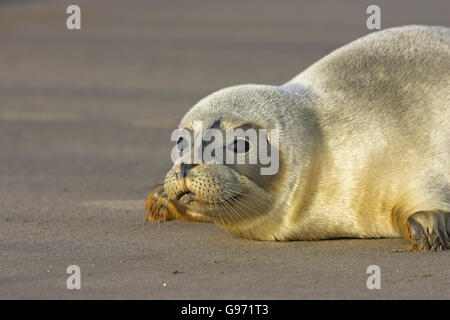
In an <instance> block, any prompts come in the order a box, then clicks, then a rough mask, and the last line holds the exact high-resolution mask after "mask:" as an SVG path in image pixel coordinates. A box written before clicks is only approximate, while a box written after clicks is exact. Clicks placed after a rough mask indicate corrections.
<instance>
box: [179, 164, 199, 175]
mask: <svg viewBox="0 0 450 320" xmlns="http://www.w3.org/2000/svg"><path fill="white" fill-rule="evenodd" d="M195 166H197V164H196V163H184V162H182V163H181V164H180V174H181V177H182V178H186V176H187V174H188V172H189V170H191V169H192V168H193V167H195Z"/></svg>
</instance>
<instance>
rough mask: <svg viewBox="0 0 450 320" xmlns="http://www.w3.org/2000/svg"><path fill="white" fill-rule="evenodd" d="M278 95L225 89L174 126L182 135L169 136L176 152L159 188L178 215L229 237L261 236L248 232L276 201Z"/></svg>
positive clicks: (269, 90)
mask: <svg viewBox="0 0 450 320" xmlns="http://www.w3.org/2000/svg"><path fill="white" fill-rule="evenodd" d="M279 95H280V93H279V92H278V91H277V90H276V87H271V86H260V85H245V86H237V87H231V88H227V89H223V90H220V91H218V92H216V93H213V94H212V95H210V96H208V97H206V98H204V99H203V100H201V101H200V102H198V103H197V104H196V105H195V106H194V107H193V108H192V109H191V110H190V111H189V112H188V113H187V114H186V115H185V117H184V118H183V119H182V121H181V123H180V126H179V128H180V129H183V131H184V132H185V133H186V132H187V133H188V136H187V137H186V135H184V136H181V137H178V138H174V137H173V136H172V138H173V139H174V140H177V141H178V143H177V149H176V150H175V149H174V151H175V153H179V154H178V155H177V159H176V160H175V161H174V166H173V167H172V169H171V170H170V171H169V172H168V173H167V175H166V178H165V181H164V186H163V190H164V193H165V195H166V196H167V197H168V199H169V200H170V201H171V202H172V203H174V202H177V204H176V206H177V207H178V209H179V210H180V211H183V208H184V214H185V215H188V216H191V217H197V218H198V217H203V218H204V219H205V220H212V221H214V222H216V223H217V224H219V225H220V226H222V227H223V228H225V229H226V230H227V231H230V232H232V233H234V234H238V235H240V236H245V237H258V238H261V236H256V235H253V234H252V231H251V230H252V229H253V228H252V226H254V225H255V224H258V225H260V224H261V223H262V222H263V221H265V220H267V219H268V216H269V215H270V213H271V212H272V211H273V208H274V206H276V205H278V201H279V200H280V199H279V197H277V196H275V194H276V193H277V190H278V189H279V187H280V185H279V181H280V179H281V177H282V175H283V167H282V165H281V162H282V160H283V159H282V158H283V157H282V151H281V150H280V147H279V139H278V136H277V133H276V132H277V130H278V125H279V124H278V122H277V121H276V119H277V116H274V115H273V114H272V113H274V112H276V111H277V110H276V106H275V105H274V101H280V97H279ZM196 155H199V157H198V158H199V159H200V161H198V159H195V157H196ZM173 160H174V159H173ZM160 192H161V191H160ZM272 230H273V228H272Z"/></svg>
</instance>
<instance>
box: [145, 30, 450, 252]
mask: <svg viewBox="0 0 450 320" xmlns="http://www.w3.org/2000/svg"><path fill="white" fill-rule="evenodd" d="M194 121H202V126H203V129H204V130H208V128H212V127H217V128H219V129H220V130H226V129H227V128H237V127H249V126H250V127H258V128H267V129H269V130H270V129H277V130H278V131H279V141H280V142H279V153H280V170H279V171H278V173H277V174H275V175H273V176H270V177H264V176H261V175H259V171H258V170H254V169H252V168H253V167H254V166H255V165H253V167H252V165H225V164H224V165H219V164H205V163H203V164H199V165H191V166H190V167H189V170H186V166H185V165H183V163H182V162H181V163H176V164H175V165H174V167H173V169H172V170H171V171H169V173H168V174H167V177H166V180H165V183H164V186H162V187H161V188H159V189H157V190H156V191H155V192H154V193H153V194H152V195H151V196H150V197H149V203H148V204H149V216H150V217H151V218H153V219H155V213H156V212H157V211H158V210H159V209H160V208H161V207H164V208H166V209H165V211H164V213H163V214H161V213H158V214H156V216H164V217H166V218H171V217H174V216H175V215H178V216H180V217H181V216H182V217H184V218H187V219H189V218H191V219H194V220H200V221H205V220H212V221H214V222H216V223H218V224H219V225H221V226H222V227H223V228H225V229H226V230H228V231H229V232H231V233H233V234H236V235H239V236H243V237H248V238H254V239H260V240H310V239H329V238H342V237H358V238H373V237H397V236H400V235H403V236H404V237H405V238H406V239H407V240H408V241H409V242H410V243H411V248H413V249H417V250H439V249H442V248H450V240H449V239H450V29H449V28H444V27H424V26H407V27H400V28H392V29H387V30H384V31H380V32H376V33H372V34H370V35H368V36H365V37H363V38H361V39H358V40H356V41H354V42H352V43H350V44H348V45H346V46H344V47H342V48H340V49H338V50H336V51H334V52H333V53H331V54H329V55H328V56H326V57H324V58H323V59H321V60H319V61H318V62H316V63H315V64H313V65H312V66H311V67H309V68H308V69H306V70H305V71H304V72H302V73H301V74H300V75H298V76H297V77H295V78H294V79H292V80H291V81H289V82H287V83H286V84H284V85H282V86H266V85H243V86H236V87H231V88H227V89H223V90H220V91H218V92H216V93H213V94H212V95H210V96H208V97H206V98H204V99H203V100H201V101H200V102H199V103H197V104H196V105H195V106H194V107H193V108H192V109H191V110H190V111H189V112H188V113H187V114H186V115H185V117H184V118H183V120H182V121H181V124H180V127H182V128H188V129H191V130H192V126H193V122H194ZM268 143H269V144H270V139H269V141H268ZM225 147H226V146H225ZM256 167H258V165H256ZM180 170H183V175H181V177H182V178H181V179H180V175H179V173H180ZM200 182H202V183H200ZM162 199H165V200H164V201H166V202H165V204H164V203H163V201H162ZM155 204H157V205H155ZM168 204H170V205H168ZM170 207H172V210H169V209H170ZM167 208H169V209H167ZM157 209H158V210H157ZM175 211H176V213H174V212H175Z"/></svg>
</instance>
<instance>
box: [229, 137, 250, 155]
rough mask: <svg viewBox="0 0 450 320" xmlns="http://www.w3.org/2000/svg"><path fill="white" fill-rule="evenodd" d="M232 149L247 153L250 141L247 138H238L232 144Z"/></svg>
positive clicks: (236, 151)
mask: <svg viewBox="0 0 450 320" xmlns="http://www.w3.org/2000/svg"><path fill="white" fill-rule="evenodd" d="M230 149H231V150H233V151H234V152H235V153H247V152H248V151H249V150H250V142H248V141H247V140H245V139H236V140H234V142H233V143H232V144H231V145H230Z"/></svg>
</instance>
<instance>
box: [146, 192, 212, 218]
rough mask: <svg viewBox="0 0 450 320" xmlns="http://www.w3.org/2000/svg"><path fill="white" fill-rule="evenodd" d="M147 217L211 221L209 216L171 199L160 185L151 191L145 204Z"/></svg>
mask: <svg viewBox="0 0 450 320" xmlns="http://www.w3.org/2000/svg"><path fill="white" fill-rule="evenodd" d="M145 210H146V212H147V219H148V220H149V221H154V222H157V221H167V220H172V219H178V220H185V221H196V222H210V221H211V220H210V219H209V218H208V217H205V216H202V215H199V214H195V213H194V212H191V211H190V210H189V209H187V208H186V207H185V206H183V205H182V204H180V203H179V202H178V201H176V200H172V199H169V198H168V197H167V195H166V194H165V192H164V187H163V186H162V185H159V186H157V187H155V188H154V189H153V191H152V192H150V195H149V196H148V198H147V203H146V205H145Z"/></svg>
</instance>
